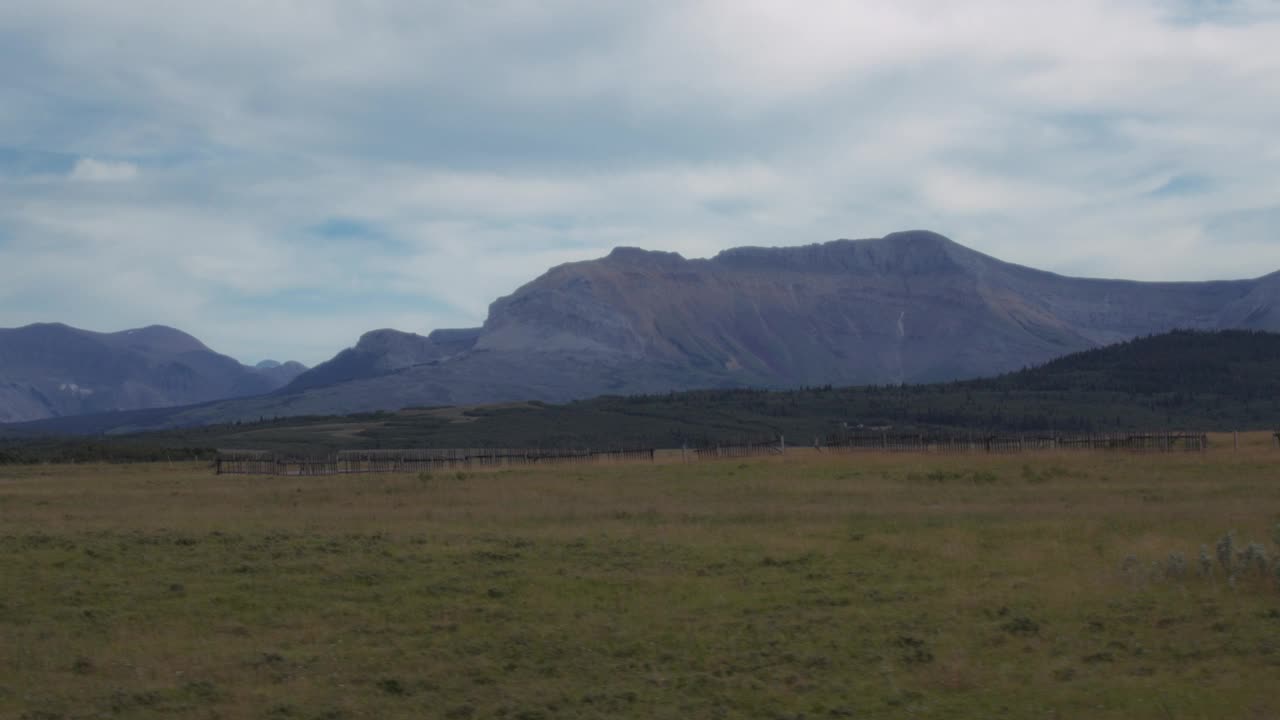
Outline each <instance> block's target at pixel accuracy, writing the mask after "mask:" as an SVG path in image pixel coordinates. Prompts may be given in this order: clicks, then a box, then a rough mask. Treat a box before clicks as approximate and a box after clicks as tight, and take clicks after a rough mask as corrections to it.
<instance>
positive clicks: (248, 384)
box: [0, 324, 305, 422]
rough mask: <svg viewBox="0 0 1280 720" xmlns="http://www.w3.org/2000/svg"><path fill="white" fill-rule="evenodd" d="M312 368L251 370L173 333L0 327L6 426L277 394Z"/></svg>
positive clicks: (1, 406)
mask: <svg viewBox="0 0 1280 720" xmlns="http://www.w3.org/2000/svg"><path fill="white" fill-rule="evenodd" d="M303 370H305V368H304V367H302V366H301V365H299V364H298V363H285V364H283V365H277V366H273V367H265V368H251V367H246V366H244V365H241V364H240V363H239V362H237V361H235V360H233V359H232V358H229V357H227V356H225V355H220V354H218V353H215V352H214V351H212V350H210V349H209V348H208V347H205V345H204V344H203V343H201V342H200V341H199V340H197V339H195V338H194V337H191V336H190V335H188V334H186V333H183V332H181V331H179V330H175V329H173V328H168V327H163V326H159V325H153V326H150V327H145V328H139V329H135V330H125V331H123V332H116V333H96V332H90V331H88V330H80V329H77V328H73V327H69V326H67V325H62V324H35V325H28V326H26V327H21V328H13V329H0V422H20V421H26V420H37V419H41V418H49V417H62V416H68V415H79V414H85V413H98V412H107V411H114V410H134V409H139V408H152V407H169V406H175V405H188V404H192V403H199V402H206V401H209V400H220V399H224V398H233V397H245V396H250V395H260V394H263V393H267V392H271V391H273V390H275V389H277V388H280V387H282V386H284V385H285V384H287V383H289V382H290V381H292V380H293V379H294V378H295V377H296V376H297V375H298V374H299V373H301V372H302V371H303Z"/></svg>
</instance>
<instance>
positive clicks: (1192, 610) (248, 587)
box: [0, 436, 1280, 720]
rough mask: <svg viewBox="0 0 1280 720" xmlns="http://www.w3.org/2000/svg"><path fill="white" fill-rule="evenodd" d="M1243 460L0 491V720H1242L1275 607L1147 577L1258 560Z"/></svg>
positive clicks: (1270, 639) (100, 484) (93, 481)
mask: <svg viewBox="0 0 1280 720" xmlns="http://www.w3.org/2000/svg"><path fill="white" fill-rule="evenodd" d="M1246 440H1247V442H1244V443H1242V450H1241V451H1240V452H1238V453H1237V452H1232V451H1231V450H1230V442H1229V439H1228V442H1226V443H1223V442H1221V441H1218V442H1217V443H1216V445H1215V449H1214V450H1212V451H1210V452H1208V453H1204V454H1170V455H1123V454H1116V455H1107V454H1062V455H1024V456H1004V457H988V456H949V457H929V456H913V455H886V454H864V455H839V456H822V455H816V454H813V453H811V452H808V453H800V452H796V453H794V454H792V455H790V456H788V457H787V458H785V459H764V460H753V461H724V462H719V463H704V464H700V465H683V464H679V463H661V464H656V465H618V466H603V467H564V468H543V469H536V470H505V471H496V472H467V473H462V474H457V473H452V472H451V473H437V474H435V475H433V476H430V477H425V476H418V475H378V476H338V477H322V478H282V477H247V476H222V477H216V476H214V475H212V473H211V472H210V471H209V470H208V469H207V468H205V467H201V466H190V465H186V466H183V465H175V466H168V465H164V464H159V465H149V466H92V467H23V468H7V469H2V470H0V523H2V525H0V582H2V583H3V588H2V589H3V595H2V598H0V717H14V718H22V717H28V718H59V717H60V718H79V717H103V716H105V717H161V716H166V717H167V716H175V715H176V716H186V717H223V718H239V717H264V718H266V717H278V718H292V717H299V718H322V717H323V718H345V717H352V718H355V717H370V718H382V717H441V716H448V717H458V718H461V717H503V718H525V719H526V720H527V719H529V718H539V717H541V718H551V717H672V718H675V717H769V718H774V717H799V716H804V717H902V716H913V717H986V716H1002V717H1115V718H1120V717H1125V718H1130V717H1153V718H1167V717H1178V718H1183V717H1188V718H1189V717H1204V718H1221V717H1275V716H1276V714H1277V713H1280V702H1277V701H1276V700H1275V693H1274V692H1273V688H1272V687H1271V683H1272V682H1273V679H1274V677H1276V675H1277V673H1278V672H1280V592H1278V591H1277V586H1276V581H1275V580H1274V578H1272V579H1263V578H1254V577H1246V576H1244V575H1241V577H1239V578H1238V579H1237V580H1236V582H1235V583H1234V587H1233V586H1232V585H1229V584H1228V582H1227V579H1226V576H1225V574H1224V573H1223V572H1222V570H1221V569H1220V568H1218V569H1216V571H1215V576H1214V577H1213V578H1198V577H1194V576H1193V577H1188V578H1183V579H1178V580H1168V579H1166V578H1165V577H1164V576H1163V573H1162V572H1157V571H1154V570H1153V569H1152V566H1153V563H1156V562H1162V561H1164V560H1166V559H1167V558H1168V556H1169V554H1170V553H1172V552H1180V553H1183V554H1184V555H1186V556H1187V559H1188V561H1189V563H1190V564H1191V565H1192V566H1193V567H1194V565H1195V564H1196V555H1197V552H1198V547H1199V546H1200V545H1201V544H1208V545H1210V551H1211V552H1212V545H1213V543H1214V542H1215V541H1216V540H1217V539H1218V538H1219V537H1220V536H1221V535H1222V534H1223V533H1224V532H1226V531H1227V530H1231V529H1234V530H1236V531H1237V535H1238V538H1239V539H1240V540H1241V541H1242V542H1244V541H1248V540H1250V539H1252V540H1264V539H1267V538H1269V536H1270V532H1271V528H1272V527H1273V526H1274V525H1275V523H1276V522H1277V521H1278V520H1280V483H1277V482H1276V479H1277V477H1280V474H1278V473H1277V472H1276V469H1277V465H1280V451H1277V450H1275V449H1274V448H1272V447H1271V445H1270V444H1269V440H1268V438H1267V437H1266V436H1256V437H1248V438H1246ZM1224 446H1225V447H1224ZM1271 549H1272V552H1273V554H1274V550H1275V549H1274V546H1271ZM1128 555H1133V556H1135V558H1136V561H1137V567H1136V569H1132V570H1128V571H1122V569H1121V567H1122V564H1123V563H1124V559H1125V557H1126V556H1128Z"/></svg>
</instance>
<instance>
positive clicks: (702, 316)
mask: <svg viewBox="0 0 1280 720" xmlns="http://www.w3.org/2000/svg"><path fill="white" fill-rule="evenodd" d="M1277 308H1280V273H1271V274H1268V275H1264V276H1261V277H1258V278H1254V279H1245V280H1215V281H1207V282H1191V281H1172V282H1170V281H1166V282H1139V281H1133V280H1123V279H1097V278H1075V277H1070V276H1066V275H1060V274H1056V273H1051V272H1048V271H1044V270H1039V269H1036V268H1031V267H1027V266H1023V265H1017V264H1014V263H1008V262H1005V261H1003V260H999V259H997V258H994V257H991V256H989V255H985V254H983V253H981V252H978V251H976V250H972V249H970V248H968V247H965V246H964V245H961V244H959V243H956V242H954V241H952V240H950V239H948V238H946V237H944V236H942V235H939V234H937V233H934V232H930V231H924V230H916V231H905V232H900V233H893V234H890V235H887V236H885V237H883V238H869V239H861V240H848V239H843V240H835V241H830V242H826V243H814V244H809V245H802V246H791V247H774V248H764V247H740V248H732V249H728V250H724V251H722V252H720V253H718V254H717V255H715V256H713V257H711V258H697V259H685V258H684V257H682V256H681V255H679V254H678V253H670V252H662V251H652V250H642V249H639V248H629V247H620V248H615V249H614V250H613V251H612V252H610V253H609V254H608V255H606V256H604V257H602V258H599V259H596V260H585V261H578V262H571V263H565V264H562V265H558V266H556V267H553V268H551V269H550V270H548V271H546V272H545V273H543V274H542V275H540V276H538V277H537V278H534V279H532V280H531V281H529V282H527V283H525V284H523V285H521V286H520V287H519V288H517V289H516V290H514V291H513V292H512V293H510V294H508V295H505V296H503V297H500V298H497V299H495V300H494V301H493V303H492V304H491V305H490V307H489V313H488V316H487V318H486V320H485V322H484V324H483V325H482V326H481V327H477V328H463V329H453V330H436V331H434V332H432V333H430V334H428V335H425V336H424V335H418V334H414V333H407V332H402V331H398V330H392V329H382V330H375V331H371V332H368V333H365V334H364V335H362V336H361V337H360V339H359V341H358V342H357V343H356V344H355V345H353V346H352V347H350V348H347V349H345V350H343V351H342V352H340V353H338V354H337V355H335V356H334V358H332V359H331V360H329V361H326V362H324V363H321V364H319V365H317V366H316V367H315V368H312V369H311V370H309V371H307V372H304V373H301V374H299V375H298V376H297V377H296V378H295V379H294V380H293V381H292V382H291V383H289V384H288V385H287V386H285V387H283V388H281V389H279V390H277V391H275V392H274V393H272V394H270V395H267V396H260V397H250V398H242V399H237V400H233V401H221V402H213V403H210V404H207V405H204V406H201V407H199V408H191V409H189V410H183V411H180V412H176V413H173V414H170V415H166V416H165V418H166V419H164V420H163V421H157V420H156V419H155V418H154V417H151V416H149V417H148V419H147V423H150V424H149V425H148V426H155V425H154V423H156V422H163V423H166V424H168V425H192V424H201V423H213V422H225V421H228V420H254V419H257V418H259V417H283V416H290V415H311V414H321V415H328V414H342V413H350V412H368V411H377V410H390V409H396V408H399V407H406V406H415V405H416V406H422V405H471V404H483V403H492V402H503V401H526V400H538V401H544V402H563V401H568V400H573V399H578V398H585V397H591V396H595V395H600V394H633V393H649V392H664V391H672V390H683V389H693V388H729V387H756V388H785V387H798V386H822V385H866V384H885V383H890V384H901V383H924V382H931V381H948V380H956V379H964V378H972V377H981V376H988V375H994V374H999V373H1001V372H1007V371H1012V370H1017V369H1019V368H1023V367H1029V366H1033V365H1037V364H1040V363H1043V362H1046V361H1048V360H1050V359H1052V358H1055V357H1058V356H1061V355H1066V354H1069V353H1072V352H1078V351H1081V350H1086V349H1089V348H1093V347H1099V346H1103V345H1108V344H1112V343H1116V342H1122V341H1125V340H1129V339H1131V338H1134V337H1139V336H1142V335H1149V334H1154V333H1160V332H1166V331H1170V330H1175V329H1188V330H1203V331H1212V330H1220V329H1229V328H1238V329H1252V330H1268V331H1275V330H1280V310H1277Z"/></svg>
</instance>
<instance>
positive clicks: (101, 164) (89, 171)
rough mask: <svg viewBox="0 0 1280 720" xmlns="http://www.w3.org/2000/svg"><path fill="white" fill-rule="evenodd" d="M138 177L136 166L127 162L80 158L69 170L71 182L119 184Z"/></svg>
mask: <svg viewBox="0 0 1280 720" xmlns="http://www.w3.org/2000/svg"><path fill="white" fill-rule="evenodd" d="M137 176H138V166H137V165H134V164H133V163H128V162H110V161H105V160H94V159H93V158H80V159H79V160H77V161H76V164H75V167H73V168H71V174H70V177H71V179H72V180H81V181H85V182H120V181H123V180H132V179H134V178H136V177H137Z"/></svg>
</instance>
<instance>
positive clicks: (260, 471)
mask: <svg viewBox="0 0 1280 720" xmlns="http://www.w3.org/2000/svg"><path fill="white" fill-rule="evenodd" d="M654 454H655V453H654V450H653V449H652V448H645V449H640V450H609V451H590V450H582V451H579V450H540V449H539V450H517V449H511V448H506V449H496V448H451V449H435V450H343V451H340V452H337V453H333V454H329V455H324V456H298V455H286V454H275V453H271V452H266V451H256V450H222V451H219V453H218V456H217V458H216V459H215V460H214V469H215V472H217V474H219V475H346V474H356V473H382V472H431V471H434V470H451V469H462V468H474V467H506V466H518V465H551V464H555V465H578V464H602V463H614V462H637V461H645V462H653V460H654Z"/></svg>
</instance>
